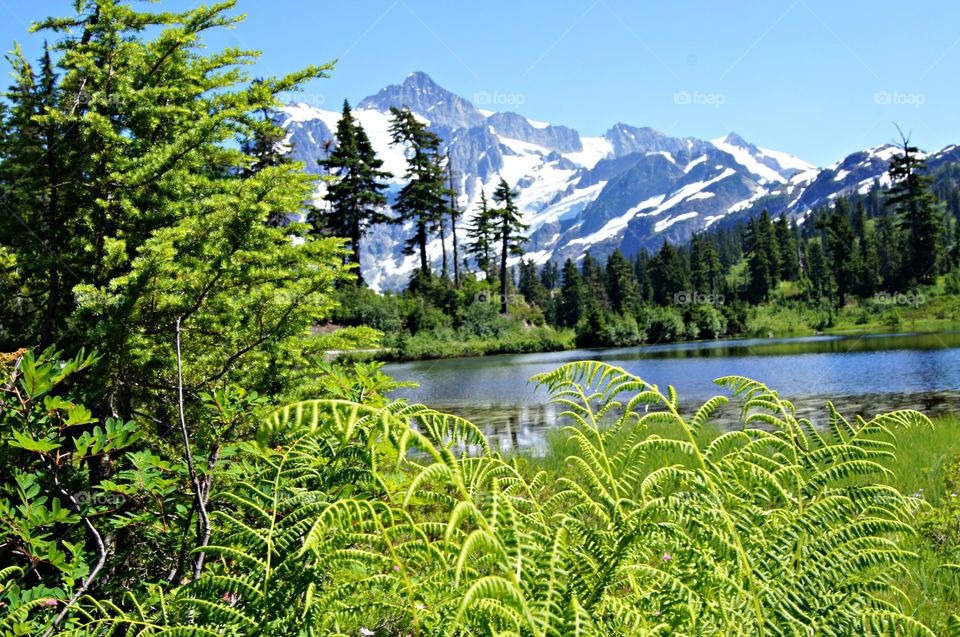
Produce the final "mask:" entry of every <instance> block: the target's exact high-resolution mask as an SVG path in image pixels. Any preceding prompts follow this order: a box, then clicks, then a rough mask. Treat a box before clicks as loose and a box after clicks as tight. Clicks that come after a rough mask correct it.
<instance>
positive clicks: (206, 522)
mask: <svg viewBox="0 0 960 637" xmlns="http://www.w3.org/2000/svg"><path fill="white" fill-rule="evenodd" d="M177 404H178V407H179V410H180V433H182V434H183V448H184V450H185V451H186V455H187V469H188V470H189V471H190V482H191V483H192V484H193V493H194V495H195V496H196V498H197V510H198V511H199V512H200V521H201V523H202V525H203V539H202V540H201V542H200V546H199V548H201V549H202V548H204V547H205V546H206V545H207V542H209V541H210V518H209V517H208V516H207V507H206V502H205V500H206V498H204V496H203V488H202V487H201V486H200V480H199V479H197V471H196V469H194V466H193V454H192V453H191V451H190V434H189V433H187V419H186V416H185V415H184V411H183V358H182V356H181V354H180V319H177ZM203 555H204V554H203V551H200V552H198V553H197V560H196V562H194V564H193V579H197V578H199V577H200V571H201V570H202V569H203Z"/></svg>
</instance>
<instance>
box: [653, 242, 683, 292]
mask: <svg viewBox="0 0 960 637" xmlns="http://www.w3.org/2000/svg"><path fill="white" fill-rule="evenodd" d="M649 272H650V280H651V282H652V285H653V299H654V302H656V304H657V305H663V306H666V305H672V304H675V303H676V302H677V295H678V294H681V293H684V292H687V291H688V290H689V289H690V279H689V274H688V272H687V269H686V268H685V267H684V266H683V261H682V260H681V259H680V254H679V253H678V252H677V249H676V248H675V247H674V246H673V244H672V243H670V242H669V241H664V242H663V245H662V246H661V247H660V250H658V251H657V254H656V256H654V257H653V259H652V261H651V262H650V267H649Z"/></svg>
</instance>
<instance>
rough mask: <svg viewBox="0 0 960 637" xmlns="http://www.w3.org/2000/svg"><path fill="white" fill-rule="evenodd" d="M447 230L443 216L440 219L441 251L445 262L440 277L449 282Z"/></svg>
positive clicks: (441, 267)
mask: <svg viewBox="0 0 960 637" xmlns="http://www.w3.org/2000/svg"><path fill="white" fill-rule="evenodd" d="M444 235H446V228H444V227H443V216H442V215H441V217H440V251H441V253H442V254H443V261H442V262H441V265H440V276H441V277H442V278H443V280H444V281H446V280H447V272H448V270H447V238H446V236H444Z"/></svg>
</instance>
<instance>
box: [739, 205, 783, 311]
mask: <svg viewBox="0 0 960 637" xmlns="http://www.w3.org/2000/svg"><path fill="white" fill-rule="evenodd" d="M774 245H775V243H774V237H773V225H772V223H771V222H770V215H769V213H768V212H767V211H766V210H764V211H763V213H762V214H761V215H760V216H759V217H757V218H754V219H751V220H750V221H749V222H748V223H747V227H746V234H745V236H744V248H745V252H746V256H747V271H748V272H749V275H750V280H749V282H748V284H747V299H748V300H750V301H751V302H753V303H761V302H763V301H766V300H767V297H768V296H769V294H770V290H771V289H772V288H773V287H774V286H775V285H776V283H777V260H776V253H775V252H774Z"/></svg>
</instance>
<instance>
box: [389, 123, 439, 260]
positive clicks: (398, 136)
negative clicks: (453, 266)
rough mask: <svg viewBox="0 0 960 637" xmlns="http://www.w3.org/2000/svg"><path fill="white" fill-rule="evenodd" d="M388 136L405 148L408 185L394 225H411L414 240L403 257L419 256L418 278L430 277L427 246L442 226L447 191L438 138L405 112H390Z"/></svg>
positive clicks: (399, 200)
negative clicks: (433, 234)
mask: <svg viewBox="0 0 960 637" xmlns="http://www.w3.org/2000/svg"><path fill="white" fill-rule="evenodd" d="M390 114H391V121H390V135H391V138H392V140H393V143H394V144H403V145H405V146H406V147H407V149H408V152H407V155H408V156H407V172H406V178H407V183H406V185H404V187H403V188H402V189H401V190H400V193H399V194H398V195H397V200H396V202H395V203H394V206H393V208H394V210H396V212H397V218H396V219H395V220H394V222H395V223H407V222H411V223H413V226H414V234H413V236H412V237H411V238H410V239H408V240H407V242H406V244H405V246H404V254H414V253H416V252H419V254H420V275H421V276H424V277H429V276H430V262H429V260H428V259H427V243H428V242H429V240H430V235H431V234H432V233H433V232H435V231H436V230H437V229H438V228H439V227H440V226H441V224H442V221H443V218H444V216H445V215H446V212H447V188H446V186H445V183H444V182H445V179H444V175H443V167H442V165H441V162H440V141H441V140H440V137H439V136H438V135H437V134H436V133H434V132H432V131H430V130H427V125H426V124H424V123H423V122H422V121H420V120H419V119H417V116H416V115H414V114H413V112H412V111H410V109H408V108H404V109H398V108H395V107H391V108H390Z"/></svg>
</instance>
